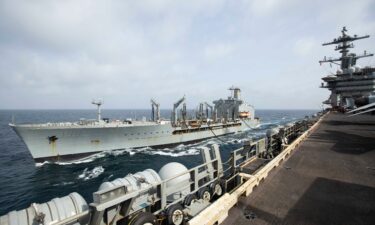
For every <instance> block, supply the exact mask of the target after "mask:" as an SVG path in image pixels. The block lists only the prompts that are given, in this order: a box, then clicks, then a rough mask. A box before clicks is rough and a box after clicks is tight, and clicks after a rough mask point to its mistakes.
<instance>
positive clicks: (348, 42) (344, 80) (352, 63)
mask: <svg viewBox="0 0 375 225" xmlns="http://www.w3.org/2000/svg"><path fill="white" fill-rule="evenodd" d="M341 33H342V35H341V36H339V37H338V38H335V39H333V41H331V42H327V43H323V46H326V45H334V44H337V46H336V48H335V51H339V52H340V53H341V57H339V58H327V57H324V59H323V60H321V61H319V63H320V64H322V63H331V64H332V63H333V64H336V65H339V66H340V69H338V70H337V72H336V74H332V75H328V76H326V77H323V78H322V80H323V81H324V83H322V84H321V87H322V88H328V89H329V90H330V91H331V95H330V97H329V99H328V100H326V101H324V102H323V103H324V104H328V105H331V106H332V108H336V109H341V110H346V109H354V108H356V107H361V106H364V105H367V104H370V103H372V102H375V67H369V66H367V67H363V68H361V67H360V66H359V65H357V60H358V59H360V58H365V57H370V56H373V54H369V53H367V52H366V51H364V53H363V54H362V55H357V54H355V53H350V52H349V49H350V48H354V45H353V43H352V42H354V41H357V40H360V39H364V38H368V37H370V36H369V35H365V36H357V35H353V36H350V35H348V34H347V29H346V27H343V29H342V31H341Z"/></svg>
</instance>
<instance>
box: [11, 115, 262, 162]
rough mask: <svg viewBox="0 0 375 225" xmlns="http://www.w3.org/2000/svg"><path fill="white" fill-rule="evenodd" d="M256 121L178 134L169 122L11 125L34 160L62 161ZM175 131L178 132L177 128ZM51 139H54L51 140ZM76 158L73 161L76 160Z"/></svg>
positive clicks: (163, 142) (236, 129) (207, 133)
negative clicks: (66, 125)
mask: <svg viewBox="0 0 375 225" xmlns="http://www.w3.org/2000/svg"><path fill="white" fill-rule="evenodd" d="M257 125H258V120H250V119H249V120H246V121H245V123H244V122H241V124H240V125H237V126H227V127H223V126H225V125H219V126H218V125H215V127H201V128H200V129H199V131H197V130H195V131H193V132H191V130H190V131H189V132H178V133H177V134H176V132H175V131H176V129H175V128H173V127H172V126H171V124H170V123H165V124H156V123H145V124H143V125H133V126H110V127H107V126H71V127H54V126H51V127H48V126H43V127H41V126H27V125H11V127H12V128H13V129H14V130H15V131H16V133H17V134H18V135H19V136H20V137H21V139H22V140H23V141H24V142H25V144H26V145H27V147H28V149H29V151H30V153H31V155H32V156H33V158H34V159H35V161H44V160H46V159H47V160H52V161H57V160H59V161H63V160H64V159H71V158H74V157H75V156H78V157H82V156H84V155H90V154H93V153H96V152H100V151H107V150H115V149H124V148H140V147H147V146H149V147H153V146H165V145H174V144H179V143H186V142H193V141H198V140H202V139H207V138H211V137H214V136H221V135H226V134H230V133H235V132H240V131H243V130H245V129H249V128H254V127H256V126H257ZM177 130H178V129H177ZM51 137H53V139H52V140H51ZM78 157H75V158H78Z"/></svg>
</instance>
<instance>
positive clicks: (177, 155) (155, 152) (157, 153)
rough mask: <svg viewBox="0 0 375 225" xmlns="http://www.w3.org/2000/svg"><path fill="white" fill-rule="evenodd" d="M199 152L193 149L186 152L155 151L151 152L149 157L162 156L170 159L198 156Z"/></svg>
mask: <svg viewBox="0 0 375 225" xmlns="http://www.w3.org/2000/svg"><path fill="white" fill-rule="evenodd" d="M199 153H200V151H199V150H198V149H195V148H191V149H189V150H187V151H180V152H176V151H162V150H157V151H151V152H149V154H150V155H162V156H171V157H180V156H187V155H198V154H199Z"/></svg>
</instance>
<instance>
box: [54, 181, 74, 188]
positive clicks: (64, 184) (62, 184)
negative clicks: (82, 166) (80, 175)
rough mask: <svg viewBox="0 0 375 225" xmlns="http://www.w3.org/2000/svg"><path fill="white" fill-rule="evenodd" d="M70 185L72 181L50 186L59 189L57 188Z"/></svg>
mask: <svg viewBox="0 0 375 225" xmlns="http://www.w3.org/2000/svg"><path fill="white" fill-rule="evenodd" d="M70 184H74V182H73V181H69V182H65V181H63V182H61V183H58V184H53V185H52V186H55V187H59V186H66V185H70Z"/></svg>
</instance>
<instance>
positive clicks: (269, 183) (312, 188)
mask: <svg viewBox="0 0 375 225" xmlns="http://www.w3.org/2000/svg"><path fill="white" fill-rule="evenodd" d="M222 224H224V225H241V224H375V117H374V116H366V115H363V116H357V117H347V116H346V115H342V114H335V113H331V114H329V115H327V116H326V117H325V118H324V120H323V121H322V122H321V124H320V125H319V127H318V128H317V130H315V131H314V132H313V133H312V134H311V135H310V136H309V137H308V138H307V139H306V140H305V141H304V142H303V143H302V144H301V145H300V146H299V147H298V148H297V149H296V151H295V152H294V153H293V154H292V156H291V157H290V158H289V159H288V160H286V161H285V162H284V163H282V164H281V165H280V166H279V167H277V168H276V169H275V170H273V171H272V172H271V174H270V175H269V176H268V177H267V179H265V181H264V183H262V184H260V185H259V187H257V188H256V190H255V191H254V192H253V193H252V194H251V195H250V196H248V197H241V198H240V200H239V202H238V204H237V206H236V207H234V208H233V209H231V211H230V213H229V216H228V218H227V219H226V220H225V221H224V223H222Z"/></svg>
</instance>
